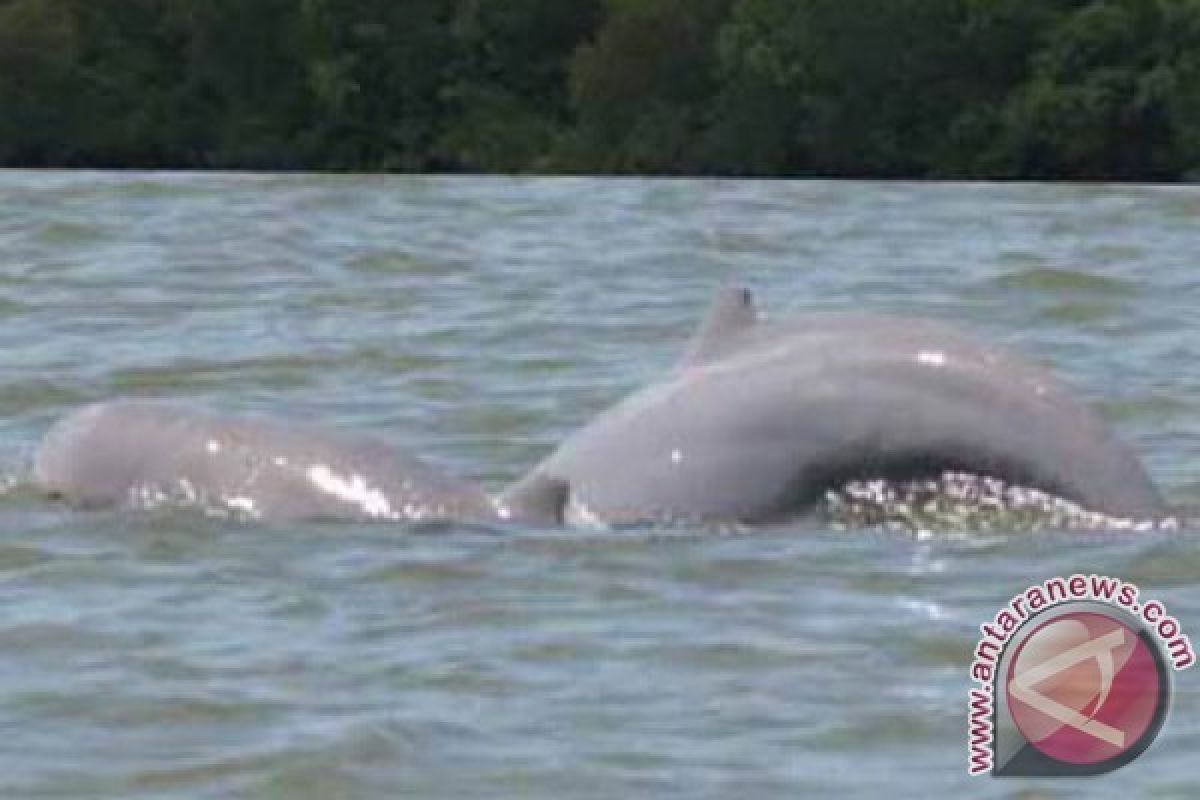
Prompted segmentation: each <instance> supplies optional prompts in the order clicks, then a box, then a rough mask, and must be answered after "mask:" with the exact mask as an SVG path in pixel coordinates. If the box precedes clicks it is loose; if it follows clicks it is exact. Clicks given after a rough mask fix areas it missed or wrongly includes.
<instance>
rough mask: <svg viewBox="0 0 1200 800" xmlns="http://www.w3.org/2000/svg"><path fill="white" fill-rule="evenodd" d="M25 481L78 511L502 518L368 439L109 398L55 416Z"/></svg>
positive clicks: (452, 482)
mask: <svg viewBox="0 0 1200 800" xmlns="http://www.w3.org/2000/svg"><path fill="white" fill-rule="evenodd" d="M33 480H34V483H35V485H37V486H38V487H40V488H41V489H43V490H44V491H46V492H48V493H50V494H52V495H57V496H60V497H62V498H65V499H66V500H67V501H69V502H71V503H73V504H75V505H77V506H80V507H91V508H95V507H147V506H154V505H158V504H162V503H169V504H173V505H195V506H198V507H201V508H205V509H209V510H217V511H227V512H230V513H236V514H238V515H240V516H246V517H250V518H256V519H264V520H300V519H379V520H424V519H456V520H471V521H480V522H489V521H496V520H500V519H503V518H504V515H503V513H502V510H501V509H499V508H498V507H497V506H496V505H495V504H494V503H493V502H492V501H491V499H489V497H488V496H487V495H486V494H485V493H484V492H483V490H482V489H480V488H478V487H476V486H475V485H473V484H471V483H469V482H467V481H464V480H459V479H457V478H453V477H451V476H449V475H446V474H443V473H442V472H440V471H438V470H436V469H434V468H433V467H431V466H429V465H427V464H424V463H422V462H420V461H418V460H416V459H415V458H412V457H410V456H408V455H405V454H404V453H401V452H399V451H397V450H396V449H394V448H392V447H389V446H388V445H386V444H383V443H381V442H378V441H375V440H373V439H370V438H367V437H363V436H355V435H349V434H343V433H339V432H335V431H329V430H325V429H322V428H317V427H314V426H310V425H306V424H296V423H289V422H284V421H277V420H270V419H258V418H254V417H230V416H223V415H218V414H214V413H212V412H206V411H202V410H199V409H193V408H191V407H188V406H183V405H176V404H172V403H167V402H161V401H151V400H114V401H108V402H102V403H97V404H94V405H90V406H86V407H84V408H82V409H79V410H77V411H75V412H72V413H71V414H69V415H67V416H66V417H64V418H63V419H62V420H60V421H59V422H57V423H56V424H55V425H54V426H53V427H52V428H51V429H50V431H49V432H48V433H47V434H46V436H45V438H44V439H43V440H42V442H41V444H40V445H39V447H38V448H37V450H36V452H35V454H34V459H33Z"/></svg>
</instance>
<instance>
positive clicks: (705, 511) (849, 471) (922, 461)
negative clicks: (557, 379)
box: [499, 287, 1165, 524]
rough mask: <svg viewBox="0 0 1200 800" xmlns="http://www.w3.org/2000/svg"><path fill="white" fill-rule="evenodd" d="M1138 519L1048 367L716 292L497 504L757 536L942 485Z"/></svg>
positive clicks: (1116, 453) (919, 323)
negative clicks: (671, 341) (782, 312)
mask: <svg viewBox="0 0 1200 800" xmlns="http://www.w3.org/2000/svg"><path fill="white" fill-rule="evenodd" d="M951 470H952V471H956V472H967V473H973V474H977V475H980V476H986V477H991V478H997V479H1001V480H1004V481H1006V482H1007V483H1009V484H1012V485H1018V486H1024V487H1028V488H1033V489H1039V490H1042V491H1045V492H1048V493H1050V494H1053V495H1055V496H1058V497H1061V498H1063V499H1066V500H1069V501H1072V502H1075V503H1077V504H1079V505H1081V506H1083V507H1085V508H1086V509H1088V510H1091V511H1096V512H1100V513H1103V514H1107V515H1113V516H1120V517H1135V518H1138V519H1144V518H1149V517H1155V516H1159V515H1161V514H1163V513H1164V511H1165V508H1164V503H1163V500H1162V498H1161V497H1160V495H1159V493H1158V492H1157V491H1156V489H1155V487H1154V486H1153V485H1152V483H1151V482H1150V480H1149V478H1148V477H1147V475H1146V472H1145V471H1144V469H1143V468H1142V466H1141V464H1140V463H1139V461H1138V459H1137V458H1136V457H1135V456H1134V455H1133V454H1132V453H1131V452H1130V451H1129V450H1128V449H1127V448H1126V447H1124V446H1123V445H1122V444H1121V443H1119V442H1118V441H1117V440H1116V439H1115V438H1114V437H1113V435H1112V433H1111V432H1110V431H1109V429H1108V427H1107V426H1106V425H1105V424H1104V422H1103V421H1102V420H1101V419H1100V417H1099V416H1098V415H1097V414H1096V413H1095V412H1094V411H1092V410H1090V409H1089V408H1087V407H1086V406H1085V405H1083V404H1082V403H1081V402H1079V401H1078V400H1076V399H1075V398H1074V396H1073V394H1072V393H1071V392H1070V391H1069V390H1068V388H1067V387H1066V386H1065V385H1064V384H1063V383H1062V382H1060V381H1059V380H1058V379H1056V378H1055V377H1054V376H1053V375H1051V374H1050V373H1049V372H1048V371H1047V370H1045V369H1043V368H1041V367H1038V366H1035V365H1032V364H1030V363H1028V362H1026V361H1024V360H1022V359H1020V358H1019V357H1017V356H1016V355H1014V354H1012V353H1010V352H1008V351H1005V350H1003V349H1000V348H996V347H990V346H985V345H983V344H979V343H977V342H975V341H974V340H972V339H971V338H970V337H969V336H968V335H966V334H964V333H963V332H962V331H960V330H959V329H957V328H956V327H954V326H952V325H949V324H946V323H941V322H935V321H929V320H919V319H904V318H898V317H891V316H881V315H868V314H815V315H808V316H802V317H799V318H795V319H791V320H785V321H780V322H773V321H767V320H765V319H760V317H759V315H758V313H757V312H756V311H755V308H754V301H753V297H752V296H751V294H750V292H749V291H748V290H746V289H743V288H739V287H726V288H725V289H723V290H721V291H720V292H719V293H718V295H717V297H716V299H715V301H714V302H713V305H712V308H711V310H710V311H709V313H708V316H707V318H706V319H705V320H704V321H703V322H702V324H701V325H700V327H699V329H698V330H697V332H696V333H695V335H694V336H693V337H692V339H691V342H690V343H689V344H688V347H687V350H686V352H685V354H684V357H683V359H682V360H681V361H680V363H679V364H677V365H676V367H675V368H674V369H673V370H672V371H671V372H670V373H669V374H667V375H666V376H665V377H664V378H663V379H662V380H659V381H657V382H655V383H653V384H651V385H649V386H647V387H645V388H643V389H641V390H640V391H637V392H635V393H633V394H632V395H630V396H628V397H626V398H625V399H624V400H622V401H620V402H619V403H617V404H616V405H615V406H613V407H611V408H610V409H608V410H607V411H604V412H602V413H601V414H600V415H599V416H598V417H596V418H595V419H594V420H592V421H591V422H590V423H589V424H587V425H586V426H584V427H583V428H582V429H581V430H579V431H578V432H576V433H575V434H573V435H571V436H569V437H568V438H567V439H566V440H565V441H563V442H562V444H561V445H560V446H559V447H558V448H557V449H556V450H554V451H553V452H552V453H551V454H550V455H549V456H548V457H546V458H545V460H543V461H542V462H541V463H540V464H538V465H537V466H535V467H534V468H533V469H532V470H531V471H529V472H528V473H527V474H526V475H525V476H524V477H523V478H521V479H520V480H519V481H517V482H516V483H515V484H513V485H512V486H510V487H509V488H507V489H506V490H505V491H504V492H503V493H502V494H501V495H500V498H499V501H500V503H502V504H503V505H504V506H505V507H506V508H507V509H508V510H509V511H510V512H511V513H514V514H519V515H522V516H525V517H528V518H534V519H541V520H544V521H550V522H568V523H569V522H580V521H595V522H600V523H618V524H621V523H634V522H647V521H672V520H682V521H693V520H696V521H703V520H711V521H718V522H733V523H749V524H754V523H764V522H772V521H780V520H785V519H788V518H793V517H795V516H798V515H800V514H802V513H804V512H805V511H810V510H811V509H812V508H813V507H814V506H815V504H816V503H817V502H818V501H819V500H820V499H821V498H822V497H823V496H824V494H825V492H826V491H827V490H830V489H837V488H839V487H841V486H843V485H845V484H847V483H848V482H849V481H852V480H859V479H872V480H873V479H891V480H904V479H909V478H925V477H931V476H937V475H940V474H943V473H944V472H946V471H951Z"/></svg>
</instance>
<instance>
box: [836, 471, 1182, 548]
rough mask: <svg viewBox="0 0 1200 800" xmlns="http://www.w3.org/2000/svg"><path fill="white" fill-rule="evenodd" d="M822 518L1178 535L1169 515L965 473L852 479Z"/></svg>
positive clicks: (926, 528)
mask: <svg viewBox="0 0 1200 800" xmlns="http://www.w3.org/2000/svg"><path fill="white" fill-rule="evenodd" d="M820 513H821V515H822V516H824V517H825V518H826V519H827V520H828V522H829V524H830V525H831V526H833V527H834V528H837V529H840V530H847V529H854V528H882V529H885V530H897V531H905V532H910V533H914V534H916V535H917V536H918V537H925V536H929V535H932V534H933V533H934V532H961V531H967V532H973V533H974V532H987V533H993V532H1001V531H1003V532H1014V533H1032V532H1037V531H1043V530H1086V531H1096V530H1106V531H1135V532H1148V531H1161V530H1177V529H1178V528H1179V521H1178V520H1177V519H1176V518H1174V517H1166V518H1163V519H1132V518H1128V517H1115V516H1110V515H1108V514H1102V513H1099V512H1096V511H1091V510H1089V509H1087V508H1084V507H1083V506H1081V505H1079V504H1077V503H1073V502H1071V501H1069V500H1066V499H1064V498H1061V497H1058V496H1056V495H1053V494H1050V493H1048V492H1044V491H1041V490H1040V489H1032V488H1030V487H1027V486H1018V485H1014V484H1009V483H1006V482H1005V481H1003V480H1000V479H998V478H992V477H988V476H983V475H974V474H971V473H965V472H943V473H941V474H940V475H938V476H936V477H932V478H921V479H913V480H905V481H891V480H884V479H874V480H855V481H850V482H849V483H847V484H845V485H844V486H842V487H840V488H838V489H831V490H829V491H827V492H826V494H825V498H824V502H823V503H822V506H821V508H820Z"/></svg>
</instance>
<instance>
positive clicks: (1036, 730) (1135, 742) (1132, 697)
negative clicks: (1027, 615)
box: [1005, 611, 1166, 764]
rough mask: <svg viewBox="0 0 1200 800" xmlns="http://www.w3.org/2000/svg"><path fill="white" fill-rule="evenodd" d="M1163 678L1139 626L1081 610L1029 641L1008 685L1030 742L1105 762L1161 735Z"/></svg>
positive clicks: (1068, 758) (1063, 757)
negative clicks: (1138, 629) (1156, 735)
mask: <svg viewBox="0 0 1200 800" xmlns="http://www.w3.org/2000/svg"><path fill="white" fill-rule="evenodd" d="M1163 681H1164V677H1163V675H1162V674H1161V673H1160V666H1159V664H1158V661H1157V659H1156V656H1155V654H1154V652H1153V651H1152V650H1151V647H1150V646H1148V645H1147V643H1146V642H1145V641H1144V640H1143V639H1142V637H1141V636H1140V635H1139V633H1138V631H1136V630H1134V629H1133V628H1131V627H1130V626H1129V625H1127V624H1125V623H1124V622H1122V621H1120V620H1118V619H1114V618H1113V617H1110V616H1108V615H1106V614H1101V613H1096V612H1091V611H1077V612H1070V613H1067V614H1063V615H1061V616H1058V617H1055V618H1054V619H1052V620H1049V621H1047V622H1045V623H1043V624H1042V625H1040V626H1038V627H1037V628H1036V629H1034V631H1033V632H1032V633H1031V634H1030V635H1029V636H1028V637H1026V638H1025V640H1024V641H1023V642H1021V645H1020V648H1019V649H1018V650H1017V652H1016V655H1015V656H1014V657H1013V659H1012V661H1011V662H1010V666H1009V669H1008V675H1007V680H1006V681H1005V689H1006V692H1007V696H1008V707H1009V712H1010V714H1011V715H1012V719H1013V722H1014V723H1015V724H1016V726H1017V729H1018V730H1020V732H1021V735H1022V736H1024V737H1025V739H1026V741H1028V742H1029V743H1030V744H1031V745H1033V746H1034V747H1036V748H1037V749H1038V750H1040V751H1041V752H1042V753H1044V754H1046V755H1047V756H1049V757H1050V758H1053V759H1055V760H1056V761H1060V762H1064V763H1067V764H1098V763H1101V762H1104V761H1108V760H1110V759H1115V758H1119V757H1121V756H1122V755H1124V754H1125V753H1127V752H1129V751H1130V750H1131V749H1133V748H1135V747H1138V746H1139V745H1144V744H1147V743H1148V742H1144V741H1143V740H1144V739H1145V738H1146V737H1147V736H1150V737H1153V736H1154V735H1155V734H1156V733H1157V727H1156V725H1155V723H1156V722H1158V721H1160V720H1161V718H1162V712H1164V711H1165V709H1164V708H1161V706H1162V705H1163V704H1164V703H1165V699H1166V693H1165V691H1164V688H1165V687H1164V685H1163Z"/></svg>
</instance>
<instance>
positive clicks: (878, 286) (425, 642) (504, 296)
mask: <svg viewBox="0 0 1200 800" xmlns="http://www.w3.org/2000/svg"><path fill="white" fill-rule="evenodd" d="M1198 221H1200V191H1198V190H1196V189H1194V188H1157V187H1120V188H1116V187H1105V186H1087V187H1081V186H1036V185H1006V186H987V185H917V184H894V183H893V184H875V183H856V182H828V183H827V182H742V181H714V180H705V181H670V180H646V181H642V180H590V179H578V180H574V179H570V180H568V179H554V180H544V179H503V178H422V177H362V176H359V177H354V176H349V177H311V176H270V175H263V176H226V175H211V174H210V175H153V174H138V173H56V172H46V173H23V172H9V173H0V349H2V352H3V353H4V358H3V360H2V362H0V442H2V448H0V461H2V462H3V465H4V467H3V476H4V484H3V485H4V486H5V487H6V489H5V491H4V493H3V495H2V496H0V608H3V609H4V616H3V621H0V653H2V654H3V655H2V656H0V733H2V734H3V736H2V738H0V767H2V769H0V795H2V796H4V797H89V798H91V797H112V798H189V799H190V798H206V797H212V798H217V797H221V798H224V797H230V796H237V797H250V798H253V797H263V798H268V797H270V798H274V797H287V798H332V797H394V796H404V797H530V798H562V797H595V798H605V800H607V799H608V798H612V797H624V796H662V797H680V798H689V799H690V798H705V797H712V798H726V797H729V796H731V795H734V794H737V795H738V796H745V797H773V796H790V797H795V796H805V795H828V794H834V793H836V794H837V795H838V796H845V797H875V796H879V795H881V794H891V795H898V796H917V795H919V796H929V795H935V796H942V795H947V796H956V797H957V796H968V795H969V796H995V797H1028V796H1038V797H1043V796H1047V797H1059V796H1072V795H1074V794H1076V793H1078V792H1080V791H1084V790H1086V791H1087V793H1088V794H1092V795H1100V796H1104V795H1111V796H1156V797H1193V796H1195V795H1196V794H1197V793H1198V792H1200V779H1197V777H1196V772H1195V758H1194V753H1195V752H1196V751H1197V749H1198V748H1200V694H1198V692H1197V683H1196V680H1197V679H1196V677H1195V675H1193V674H1192V673H1191V672H1187V673H1183V674H1182V675H1180V676H1178V677H1179V680H1178V682H1177V690H1178V695H1177V699H1176V703H1175V706H1174V709H1173V712H1172V716H1171V718H1170V720H1169V721H1168V724H1167V727H1166V729H1165V730H1164V732H1163V734H1162V735H1161V737H1160V739H1159V741H1158V742H1157V743H1156V744H1155V745H1154V746H1153V748H1152V749H1151V750H1150V751H1149V752H1148V753H1147V754H1146V755H1145V756H1143V757H1142V758H1141V759H1140V760H1139V761H1138V762H1135V763H1134V764H1133V765H1131V766H1129V767H1127V768H1125V769H1123V770H1121V771H1120V772H1117V773H1114V774H1112V775H1109V776H1107V777H1104V778H1099V779H1095V780H1091V781H1088V782H1087V783H1085V784H1080V783H1072V782H1049V783H1045V782H1043V783H1037V782H1003V781H993V780H990V779H987V780H978V779H970V780H969V779H968V778H967V777H966V768H965V764H966V758H965V754H966V742H965V729H966V725H965V714H966V711H965V707H966V704H965V696H966V690H967V687H968V680H967V678H968V676H967V662H968V654H969V651H970V649H971V648H972V647H973V644H974V639H975V637H976V636H977V626H978V625H979V624H980V623H981V622H983V621H985V620H986V619H990V618H991V617H992V615H993V614H994V613H995V611H996V609H997V608H998V607H999V606H1000V605H1001V604H1002V603H1003V602H1005V601H1006V599H1007V598H1008V597H1010V596H1011V595H1012V594H1014V593H1016V592H1017V591H1019V590H1021V589H1022V588H1023V587H1025V586H1026V585H1028V584H1029V583H1031V582H1033V581H1036V580H1041V579H1043V578H1047V577H1050V576H1052V575H1054V574H1062V573H1070V572H1073V571H1084V572H1102V573H1108V574H1112V575H1118V576H1121V577H1123V578H1126V579H1128V580H1132V581H1137V582H1139V583H1140V584H1141V585H1142V587H1143V591H1144V592H1146V593H1149V594H1153V595H1156V596H1158V597H1159V598H1161V599H1162V600H1163V601H1165V602H1166V603H1167V605H1168V607H1169V608H1170V609H1171V611H1172V612H1173V613H1175V614H1177V616H1178V617H1179V618H1180V619H1181V620H1182V621H1183V623H1184V624H1185V626H1187V627H1188V628H1189V629H1190V632H1191V633H1193V634H1194V635H1200V633H1198V632H1200V592H1198V587H1200V545H1198V544H1197V543H1196V542H1197V541H1200V540H1197V539H1196V538H1195V537H1194V533H1195V531H1187V530H1185V531H1182V532H1179V533H1170V532H1158V533H1153V534H1147V535H1139V536H1132V535H1113V534H1105V533H1099V532H1096V533H1079V532H1076V533H1039V534H1029V533H1010V534H1006V535H1005V534H1000V535H992V534H989V535H974V536H963V535H955V534H954V532H945V533H940V534H938V535H935V536H933V537H915V536H912V535H905V534H898V533H885V532H880V531H849V532H838V531H832V530H818V529H813V528H812V527H811V525H810V526H809V527H803V526H796V527H793V528H788V529H783V530H772V531H763V532H756V533H744V534H716V533H713V532H711V531H709V532H705V531H698V530H686V529H685V530H632V531H619V532H579V531H537V530H490V529H477V528H476V529H472V528H463V527H456V526H453V525H433V526H430V525H426V526H422V527H416V528H412V527H405V526H402V525H360V524H342V525H338V524H320V525H302V526H286V527H284V526H274V527H273V526H267V525H247V524H238V523H233V522H229V521H222V520H216V519H208V518H205V517H203V516H202V515H197V514H187V513H179V512H169V511H164V512H162V513H150V514H143V515H129V514H119V513H103V512H101V513H77V512H71V511H68V510H65V509H62V508H59V507H56V506H53V505H50V504H47V503H46V502H45V501H43V500H42V499H41V498H40V497H38V496H37V495H36V493H33V492H31V491H30V490H29V489H28V487H27V485H26V483H25V478H24V474H25V473H24V469H25V464H26V462H27V458H28V455H29V451H30V449H31V448H32V447H33V445H34V443H35V442H36V441H37V439H38V437H39V436H40V435H41V434H42V433H43V432H44V430H45V429H46V427H47V426H48V425H49V424H50V423H51V421H52V420H54V419H55V418H57V417H58V416H60V415H61V414H63V413H65V412H66V411H68V410H70V409H73V408H76V407H78V406H79V405H81V404H83V403H85V402H88V401H91V400H98V399H103V398H109V397H113V396H118V395H136V396H149V397H167V398H180V399H186V400H188V401H190V402H196V403H201V404H206V405H209V406H213V407H217V408H222V409H226V410H229V411H237V412H255V413H268V414H273V415H277V416H289V417H303V418H306V419H310V420H321V421H324V422H325V423H327V424H329V425H331V426H335V427H341V428H346V429H353V430H360V431H367V432H371V433H374V434H376V435H378V436H380V437H382V438H385V439H388V440H390V441H393V442H396V443H397V444H399V445H402V446H404V447H405V448H407V449H410V450H413V451H416V452H419V453H421V454H423V455H424V456H425V457H426V458H428V459H429V460H431V461H434V462H437V463H440V464H443V465H445V466H447V467H448V468H450V469H452V470H454V471H457V472H460V473H463V474H466V475H469V476H471V477H473V478H476V479H478V480H480V481H483V482H484V483H485V484H487V485H488V486H489V487H492V488H499V487H500V486H502V485H503V484H504V483H505V482H506V481H508V480H511V479H512V478H514V477H516V476H517V475H519V474H520V473H521V472H522V471H523V470H524V469H525V468H527V467H528V466H529V465H531V464H532V463H534V462H535V461H536V460H537V459H538V458H540V457H541V456H542V455H544V454H545V453H546V452H547V451H548V450H549V449H550V448H551V447H552V446H553V445H554V444H555V443H556V442H557V441H559V440H560V439H561V438H562V436H564V435H565V434H566V433H567V432H569V431H570V430H572V429H573V428H574V427H576V426H578V425H579V424H581V423H582V422H584V421H585V420H587V419H588V418H589V417H590V416H591V415H592V414H594V413H595V412H597V411H598V410H600V409H601V408H603V407H605V406H606V405H608V404H609V403H611V402H613V401H614V400H616V399H617V398H619V397H620V396H621V395H622V394H623V393H625V392H626V391H628V390H630V389H632V388H634V387H636V386H638V385H640V384H641V383H642V382H644V381H646V380H648V379H651V378H653V377H654V376H655V375H657V374H659V373H660V372H661V371H662V370H663V369H664V368H666V367H667V366H668V365H669V364H670V363H671V362H672V361H673V360H674V358H675V357H676V356H677V354H678V353H679V351H680V349H681V348H682V346H683V343H684V341H685V340H686V338H687V336H688V334H689V332H690V329H691V327H692V326H693V325H694V324H695V322H696V320H697V318H698V317H699V315H700V314H701V313H702V312H703V310H704V308H705V306H706V305H707V303H708V299H709V296H710V294H711V293H712V291H713V290H714V289H715V288H716V287H717V286H719V285H720V284H721V283H723V282H726V281H731V280H741V281H745V282H747V283H748V284H749V285H751V286H753V287H754V288H755V289H756V291H757V293H758V296H759V299H760V303H761V304H762V305H763V307H764V308H765V309H766V310H767V311H768V312H769V313H770V314H772V315H785V314H789V313H795V312H803V311H809V310H834V309H856V310H876V311H892V312H900V313H905V314H918V315H926V316H934V317H939V318H944V319H948V320H953V321H957V322H960V323H963V324H965V325H967V326H969V327H970V328H972V329H973V330H975V331H976V332H977V333H978V335H979V336H981V337H983V338H986V339H988V340H991V341H996V342H1000V343H1004V344H1006V345H1009V346H1012V347H1014V348H1016V349H1018V350H1020V351H1022V352H1024V353H1026V354H1027V355H1028V356H1030V357H1032V358H1034V359H1038V360H1041V361H1044V362H1046V363H1049V364H1051V365H1053V366H1054V367H1055V368H1056V369H1057V370H1058V371H1059V372H1060V373H1062V374H1063V375H1064V376H1065V377H1066V378H1068V379H1069V380H1070V381H1072V382H1073V383H1074V384H1075V385H1076V386H1078V387H1079V390H1080V392H1081V393H1082V394H1083V395H1084V396H1085V397H1087V398H1088V399H1090V400H1091V401H1093V402H1095V403H1097V404H1099V406H1100V407H1101V409H1102V410H1103V412H1104V413H1105V414H1106V416H1107V417H1108V418H1109V419H1110V420H1111V421H1112V423H1113V424H1114V425H1115V426H1116V427H1117V428H1118V430H1119V431H1120V433H1121V435H1122V436H1123V437H1125V438H1126V439H1127V440H1128V441H1130V442H1131V444H1132V445H1133V446H1134V447H1135V448H1136V449H1137V450H1138V451H1139V452H1141V453H1142V454H1143V455H1144V457H1145V459H1146V461H1147V463H1148V465H1149V467H1150V470H1151V471H1152V473H1153V475H1154V477H1155V479H1156V480H1157V482H1158V483H1160V484H1161V485H1162V486H1163V488H1164V490H1165V491H1166V493H1167V494H1168V495H1169V496H1170V497H1171V499H1172V500H1173V501H1174V502H1176V503H1181V504H1197V503H1200V478H1197V475H1200V469H1198V467H1200V371H1198V370H1197V369H1196V368H1195V365H1196V363H1197V362H1198V357H1200V315H1197V314H1196V313H1195V309H1196V308H1197V307H1200V281H1198V280H1197V278H1196V272H1195V266H1196V264H1195V258H1196V256H1195V254H1196V253H1197V252H1200V227H1198V225H1197V222H1198Z"/></svg>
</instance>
